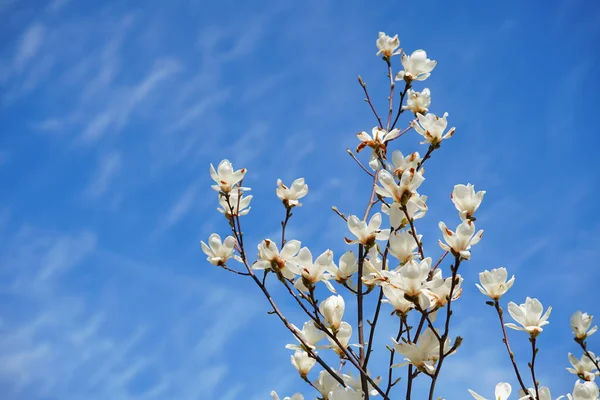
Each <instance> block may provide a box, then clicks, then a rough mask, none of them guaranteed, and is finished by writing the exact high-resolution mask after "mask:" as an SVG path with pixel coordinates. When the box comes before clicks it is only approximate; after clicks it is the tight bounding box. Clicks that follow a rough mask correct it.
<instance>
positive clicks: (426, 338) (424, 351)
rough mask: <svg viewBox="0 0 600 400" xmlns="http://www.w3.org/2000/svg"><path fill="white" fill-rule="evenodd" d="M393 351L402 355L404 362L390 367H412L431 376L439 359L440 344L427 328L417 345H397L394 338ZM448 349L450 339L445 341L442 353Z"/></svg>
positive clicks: (409, 343)
mask: <svg viewBox="0 0 600 400" xmlns="http://www.w3.org/2000/svg"><path fill="white" fill-rule="evenodd" d="M392 341H393V342H394V349H395V350H396V351H397V352H398V353H400V354H402V355H403V356H404V357H406V358H405V360H406V362H405V363H402V364H396V365H393V366H392V367H401V366H403V365H406V364H412V365H414V366H415V367H416V368H417V369H418V370H419V371H424V372H427V373H428V374H432V373H433V372H434V371H435V363H436V362H437V360H438V359H439V357H440V342H439V341H438V339H437V337H436V336H435V333H433V331H432V330H431V329H430V328H427V329H426V330H425V331H424V332H423V333H422V334H421V336H419V339H418V340H417V343H416V344H415V343H412V342H408V343H403V342H401V343H398V342H396V340H395V339H394V338H392ZM449 349H450V339H446V342H445V343H444V353H445V352H447V351H448V350H449Z"/></svg>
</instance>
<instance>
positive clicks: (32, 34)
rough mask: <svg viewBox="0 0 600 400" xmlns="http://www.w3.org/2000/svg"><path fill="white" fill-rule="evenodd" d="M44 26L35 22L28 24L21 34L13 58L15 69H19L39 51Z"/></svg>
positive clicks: (42, 40)
mask: <svg viewBox="0 0 600 400" xmlns="http://www.w3.org/2000/svg"><path fill="white" fill-rule="evenodd" d="M45 34H46V27H45V26H44V25H43V24H41V23H39V22H36V23H34V24H32V25H31V26H29V27H28V28H27V30H26V31H25V32H24V33H23V35H22V36H21V39H20V40H19V45H18V47H17V52H16V54H15V57H14V59H13V67H14V68H15V70H17V71H19V70H21V69H22V68H23V67H24V66H25V65H26V64H27V63H28V62H29V61H30V60H31V59H32V58H33V57H35V55H36V54H37V53H38V52H39V51H40V49H41V47H42V45H43V44H44V36H45Z"/></svg>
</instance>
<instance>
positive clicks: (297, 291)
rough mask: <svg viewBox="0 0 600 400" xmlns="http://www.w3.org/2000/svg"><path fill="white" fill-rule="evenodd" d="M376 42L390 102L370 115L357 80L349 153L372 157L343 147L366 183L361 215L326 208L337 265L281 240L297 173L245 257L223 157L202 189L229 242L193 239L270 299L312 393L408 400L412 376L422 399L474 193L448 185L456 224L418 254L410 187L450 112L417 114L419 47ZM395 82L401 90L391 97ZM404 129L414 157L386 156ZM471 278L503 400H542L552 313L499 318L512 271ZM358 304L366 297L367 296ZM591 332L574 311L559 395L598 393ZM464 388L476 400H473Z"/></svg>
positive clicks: (233, 174) (424, 73)
mask: <svg viewBox="0 0 600 400" xmlns="http://www.w3.org/2000/svg"><path fill="white" fill-rule="evenodd" d="M376 44H377V49H378V50H379V51H378V52H377V55H378V56H381V57H382V59H383V61H384V62H385V64H386V66H387V75H388V77H389V97H388V107H387V109H386V111H385V114H384V115H383V116H380V114H379V113H378V112H377V110H376V109H375V107H374V105H373V103H372V102H371V98H370V97H369V93H368V91H367V85H366V84H365V82H364V81H363V80H362V79H361V78H360V77H359V78H358V82H359V84H360V86H361V87H362V89H363V91H364V93H365V96H366V98H365V101H366V102H367V104H368V105H369V106H370V108H371V110H372V111H373V114H374V116H375V118H376V120H377V125H376V126H375V127H374V128H373V129H372V130H371V134H369V133H367V132H361V133H359V134H358V135H357V136H358V140H359V142H358V146H357V148H356V153H360V152H361V151H362V150H367V149H368V151H369V152H370V154H369V159H368V162H367V163H366V164H367V165H365V163H363V162H361V161H360V159H359V157H358V156H357V155H356V154H355V153H354V152H352V151H350V150H348V153H349V154H350V156H351V157H352V158H353V159H354V161H356V163H357V165H358V167H360V169H361V170H362V171H359V173H361V174H368V175H369V176H370V178H371V179H372V185H371V188H370V195H369V197H368V199H367V205H366V208H365V211H364V214H363V215H359V216H357V215H345V214H344V213H343V212H342V211H340V210H339V209H338V208H336V207H333V211H334V212H335V213H336V214H337V215H338V216H339V217H340V218H343V219H344V221H346V223H347V226H348V232H347V237H345V238H344V240H345V242H346V245H347V246H348V251H346V252H345V253H343V254H342V255H341V256H340V257H339V258H337V264H336V262H335V261H336V258H335V257H334V254H333V252H332V251H331V250H327V251H325V252H324V253H322V254H320V255H318V256H316V257H314V256H313V254H312V253H311V251H310V250H309V249H308V248H307V247H302V245H301V243H300V242H299V241H298V240H293V239H289V240H288V238H287V237H286V227H287V225H288V223H289V221H290V217H292V211H293V210H295V209H296V208H297V207H300V206H301V205H302V204H301V203H300V200H301V199H302V198H303V197H304V196H306V195H307V193H308V185H307V184H306V183H305V181H304V179H303V178H299V179H296V180H295V181H294V182H292V184H291V185H289V186H286V185H285V184H284V183H283V182H282V181H281V180H278V181H277V188H276V190H275V192H276V194H277V197H278V198H279V199H280V200H281V202H282V203H283V208H284V211H285V215H284V218H283V221H282V222H281V237H280V238H278V240H277V241H275V240H271V239H265V240H263V241H262V242H260V243H259V244H258V254H256V253H255V252H254V251H249V249H248V247H247V246H246V245H247V243H244V233H243V229H242V217H243V216H244V215H246V214H248V212H249V211H250V201H251V200H252V196H251V195H248V192H249V191H250V188H248V187H245V186H243V179H244V175H245V174H246V169H245V168H242V169H238V170H235V169H234V168H233V166H232V165H231V163H230V162H229V161H228V160H223V161H221V162H220V163H219V165H218V167H217V168H216V169H215V168H214V167H213V166H212V165H211V166H210V175H211V177H212V179H213V180H214V181H215V185H213V186H212V188H213V189H214V190H215V191H216V192H217V193H218V202H219V204H220V208H219V209H218V210H219V212H221V213H222V214H223V215H224V216H225V218H226V220H227V222H228V223H229V228H230V231H231V235H229V236H227V237H225V238H224V239H223V240H222V239H221V237H220V236H219V235H218V234H216V233H213V234H212V235H211V236H210V237H209V239H208V242H207V243H204V242H202V243H201V245H202V250H203V251H204V252H205V253H206V254H207V255H208V261H209V262H210V263H211V264H213V265H215V266H218V267H221V268H223V269H224V270H226V271H229V272H231V273H235V274H237V275H241V276H245V277H247V278H248V279H251V280H252V281H254V283H255V284H256V286H258V288H259V289H260V291H262V293H263V294H264V296H265V297H266V299H267V301H268V303H269V307H270V311H269V313H270V314H275V315H276V316H277V317H279V319H280V320H281V322H282V324H283V325H284V326H285V327H286V328H287V329H288V330H289V332H290V333H291V336H292V337H293V338H294V339H295V343H293V344H289V345H287V346H286V348H287V349H289V351H291V364H292V365H293V367H294V368H295V369H296V370H297V371H298V374H299V376H300V378H301V379H302V380H304V381H305V382H306V383H307V384H308V385H310V386H311V387H312V388H313V389H314V392H315V394H314V396H315V397H316V398H318V399H323V400H354V399H368V398H370V397H377V396H380V397H381V398H383V399H391V398H392V397H393V398H400V397H403V396H404V397H405V398H406V399H410V398H411V395H412V396H413V398H414V397H416V394H414V393H413V392H414V388H415V386H416V384H417V381H419V382H418V384H419V385H420V386H423V385H425V387H428V398H429V399H430V400H431V399H434V398H436V397H435V396H436V393H438V392H439V390H438V388H437V387H436V383H437V382H438V380H439V377H440V375H441V374H442V373H443V372H442V370H443V367H444V365H445V363H444V362H445V360H446V358H448V357H450V356H452V355H453V354H455V353H456V352H457V351H459V348H460V345H461V342H462V338H461V337H460V336H453V335H452V332H451V329H450V328H451V319H452V317H453V311H452V306H453V305H454V303H455V302H456V301H458V299H459V298H460V295H461V291H462V289H461V286H462V285H463V283H464V282H463V279H462V277H461V275H460V270H461V267H462V266H463V264H466V263H467V262H468V261H469V259H470V258H471V251H472V247H473V246H475V245H476V244H477V243H478V242H479V241H480V240H481V238H482V234H483V231H482V230H477V229H476V228H475V222H476V219H475V215H476V212H477V209H478V208H479V206H480V204H481V202H482V200H483V197H484V194H485V191H476V190H475V187H474V186H473V185H471V184H467V185H463V184H458V185H455V186H454V190H453V191H452V193H451V199H452V202H453V203H454V205H455V207H456V210H457V211H458V216H459V217H460V221H461V222H460V223H459V224H458V226H457V227H456V228H455V229H450V228H449V227H448V226H447V225H446V224H445V223H444V222H439V229H440V234H441V235H440V237H441V240H440V241H439V245H440V247H441V248H442V250H443V254H442V256H441V257H440V258H439V259H437V260H436V261H433V259H432V258H431V257H428V256H427V254H426V253H425V250H424V248H423V244H422V235H420V234H419V233H418V229H417V220H418V219H420V218H422V217H423V216H424V215H425V213H426V212H427V196H425V195H423V194H421V193H419V187H420V186H421V184H422V183H423V181H424V179H425V177H424V175H425V169H424V165H425V162H426V161H427V160H428V159H430V158H431V157H432V155H433V154H434V152H436V151H438V150H439V149H440V148H441V147H442V145H443V142H444V140H448V139H450V138H451V137H452V135H453V134H454V128H450V129H447V125H448V122H447V117H448V113H444V114H443V116H442V117H439V116H437V115H435V114H433V113H431V112H429V107H430V104H431V93H430V90H429V89H428V88H424V89H422V90H421V91H417V90H415V89H413V87H415V86H418V85H420V84H421V83H422V82H423V81H425V80H427V78H428V77H429V76H430V74H431V72H432V71H433V69H434V68H435V66H436V61H434V60H431V59H429V58H428V56H427V53H426V52H425V51H424V50H416V51H414V52H413V53H412V54H410V55H409V54H407V53H404V52H403V51H402V50H401V49H400V41H399V39H398V36H397V35H396V36H394V37H390V36H388V35H386V34H385V33H383V32H380V33H379V38H378V39H377V41H376ZM396 60H399V61H400V63H401V65H402V70H400V71H399V72H395V71H394V67H393V65H394V64H397V61H396ZM397 85H399V87H402V90H400V91H398V89H397ZM403 114H406V115H410V117H409V118H410V121H409V122H408V126H407V127H405V128H404V129H400V128H398V127H397V126H398V123H399V121H400V117H401V116H402V115H403ZM412 130H414V131H416V133H417V134H418V135H421V136H422V139H423V141H422V142H421V144H422V145H424V149H425V148H426V150H425V153H424V155H423V156H421V155H420V154H419V153H418V152H415V153H412V154H408V155H404V154H403V153H402V152H401V151H400V150H393V151H392V150H391V147H392V146H393V145H394V144H395V143H396V142H397V139H398V138H400V137H401V136H404V135H406V134H407V133H409V132H410V131H412ZM479 279H480V282H479V283H478V284H476V285H477V287H478V288H479V290H480V291H481V293H482V294H483V295H484V296H486V297H487V298H488V300H487V304H488V305H490V307H491V310H493V312H495V313H496V314H497V316H498V319H499V322H500V323H499V332H498V334H499V336H500V337H501V338H502V341H503V343H504V345H505V346H506V351H507V356H508V357H509V359H510V362H511V363H512V368H513V370H514V375H515V377H516V380H517V381H518V388H516V390H515V391H517V392H518V394H517V396H515V397H514V398H518V399H531V400H534V399H538V400H549V399H551V398H552V397H551V394H550V390H549V388H548V387H547V386H545V385H544V383H545V382H539V381H538V380H537V378H536V355H537V353H538V348H537V344H536V341H537V338H538V336H539V335H540V334H541V333H542V331H543V327H544V326H545V325H547V324H548V323H549V321H548V319H549V317H550V312H551V307H547V308H546V309H545V310H544V307H543V306H542V304H541V303H540V302H539V300H537V299H535V298H529V297H527V298H526V299H525V302H524V303H522V304H516V303H513V302H508V306H507V309H508V313H509V314H510V317H511V318H512V319H513V320H514V322H506V321H505V314H504V308H503V306H502V303H503V301H502V300H503V297H505V295H506V293H507V291H508V290H509V289H510V288H511V287H512V285H513V283H514V281H515V277H514V276H512V277H511V278H510V279H509V274H508V272H507V270H506V269H505V268H497V269H492V270H491V271H483V272H481V273H480V274H479ZM275 285H279V286H282V287H283V288H284V290H283V293H287V294H286V296H287V295H289V296H290V298H291V301H292V302H294V304H296V305H297V306H298V307H299V309H300V310H301V312H302V313H303V315H304V316H305V320H304V321H298V322H302V323H301V324H300V323H298V325H295V324H294V323H292V322H291V321H290V320H289V319H288V318H286V316H285V315H284V314H283V313H282V312H281V309H280V308H279V307H278V305H277V302H276V300H275V299H274V298H273V296H272V295H271V292H270V289H271V288H272V287H273V286H275ZM323 293H327V294H326V295H323ZM327 296H328V297H327ZM318 297H323V298H322V299H319V298H318ZM369 298H370V299H373V300H369V301H367V300H368V299H369ZM350 301H353V302H356V303H355V304H356V307H355V309H356V314H355V315H348V313H346V312H345V311H346V310H345V309H346V304H348V302H350ZM390 307H391V310H392V313H391V316H390V317H388V315H390V314H389V312H386V311H382V310H385V308H388V310H389V308H390ZM349 308H350V307H349ZM353 308H354V307H353ZM384 316H385V318H393V319H394V320H395V322H393V323H394V324H397V326H398V331H397V334H396V335H395V337H392V338H390V339H389V340H388V341H385V342H382V343H376V342H375V340H374V335H375V331H376V329H377V326H378V322H380V321H381V319H382V318H384ZM367 318H368V319H367ZM591 325H592V317H591V316H590V315H588V314H586V313H582V312H579V311H578V312H576V313H575V314H573V316H572V318H571V328H572V330H573V334H574V338H575V342H576V343H577V345H578V346H579V353H578V354H579V355H580V356H579V357H576V356H575V355H573V354H570V353H569V355H568V359H569V361H570V363H571V367H570V368H567V370H568V371H569V372H570V373H572V374H573V375H575V376H576V379H577V380H576V381H575V387H574V389H573V392H572V393H571V394H567V395H566V398H568V399H575V400H584V399H585V400H593V399H598V397H599V394H598V386H597V385H596V383H595V382H594V378H595V377H596V376H598V375H600V367H599V360H600V358H598V357H596V356H595V355H594V353H592V352H591V351H590V350H589V349H588V347H587V344H586V339H587V337H588V336H590V335H592V334H593V333H594V332H595V331H596V327H595V326H594V327H593V328H592V327H591ZM506 328H510V329H515V330H518V331H522V332H523V334H522V335H523V338H528V339H529V341H530V343H531V356H530V360H531V361H530V362H528V363H527V365H526V366H524V365H518V363H517V361H516V359H515V356H514V353H513V351H512V350H511V346H510V344H509V340H508V335H507V330H506ZM353 341H356V343H351V342H353ZM376 347H381V348H383V349H384V351H385V349H387V351H388V352H389V358H388V360H389V361H388V362H387V363H386V365H385V368H386V370H387V373H386V374H384V376H375V375H374V374H371V373H370V371H371V369H372V368H371V369H370V367H371V365H369V363H370V361H371V354H372V352H373V350H374V349H375V348H376ZM381 368H382V367H381V366H378V369H381ZM401 378H402V379H401ZM507 378H508V377H507ZM512 391H513V388H512V387H511V385H510V384H508V383H506V382H501V383H498V385H497V386H496V388H495V394H494V399H508V398H509V396H510V395H511V392H512ZM469 392H470V394H471V395H472V396H473V397H474V398H475V399H478V400H481V399H485V397H483V396H481V395H479V394H477V393H475V392H473V391H469ZM490 392H491V390H490ZM271 395H272V397H273V399H279V398H280V397H279V396H278V394H277V393H275V392H272V393H271ZM561 397H565V396H561ZM285 399H292V400H300V399H303V396H302V395H301V394H299V393H296V394H294V395H293V396H291V397H285Z"/></svg>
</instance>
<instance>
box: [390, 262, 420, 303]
mask: <svg viewBox="0 0 600 400" xmlns="http://www.w3.org/2000/svg"><path fill="white" fill-rule="evenodd" d="M430 270H431V257H427V258H425V259H424V260H421V261H417V260H410V261H409V262H407V263H406V264H404V266H402V267H401V268H400V269H399V270H397V271H396V272H397V273H396V276H395V277H394V276H393V275H392V274H389V275H386V276H389V278H390V283H391V284H392V285H394V286H397V287H398V288H400V289H402V290H403V291H404V293H406V294H407V295H408V296H410V297H415V296H418V295H420V294H421V292H422V290H423V289H424V288H425V287H424V285H425V283H426V282H427V277H428V275H429V271H430ZM425 308H427V307H425Z"/></svg>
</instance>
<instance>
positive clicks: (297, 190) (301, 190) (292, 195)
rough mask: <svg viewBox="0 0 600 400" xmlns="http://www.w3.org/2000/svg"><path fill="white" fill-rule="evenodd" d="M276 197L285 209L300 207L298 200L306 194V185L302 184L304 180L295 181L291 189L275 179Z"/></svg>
mask: <svg viewBox="0 0 600 400" xmlns="http://www.w3.org/2000/svg"><path fill="white" fill-rule="evenodd" d="M276 192H277V197H279V200H281V201H283V204H284V205H285V206H286V207H290V208H291V207H300V206H301V205H302V203H300V202H299V201H298V200H299V199H301V198H303V197H304V196H306V194H307V193H308V185H307V184H305V183H304V178H298V179H296V180H295V181H294V182H293V183H292V186H291V187H289V188H288V187H287V186H285V185H284V184H283V182H281V179H277V190H276Z"/></svg>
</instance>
